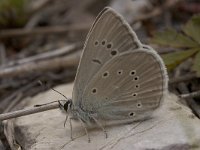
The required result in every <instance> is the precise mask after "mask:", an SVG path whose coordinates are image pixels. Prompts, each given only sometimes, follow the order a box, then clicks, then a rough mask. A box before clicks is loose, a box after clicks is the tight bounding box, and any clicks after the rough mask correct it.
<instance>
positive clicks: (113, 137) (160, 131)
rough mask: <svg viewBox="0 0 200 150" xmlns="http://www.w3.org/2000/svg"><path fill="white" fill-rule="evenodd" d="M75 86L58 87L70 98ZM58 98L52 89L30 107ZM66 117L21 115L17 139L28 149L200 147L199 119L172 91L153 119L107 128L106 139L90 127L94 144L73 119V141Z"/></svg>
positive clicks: (166, 149)
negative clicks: (89, 141) (65, 122)
mask: <svg viewBox="0 0 200 150" xmlns="http://www.w3.org/2000/svg"><path fill="white" fill-rule="evenodd" d="M72 87H73V84H68V85H62V86H58V87H55V89H56V90H58V91H59V92H61V93H63V94H64V95H66V96H67V97H71V93H72ZM58 99H63V97H62V96H61V95H59V94H57V93H55V92H54V91H52V90H50V91H47V92H44V93H41V94H38V95H37V96H35V97H34V98H32V99H31V100H30V102H29V104H28V105H27V107H30V106H33V105H35V104H42V103H46V102H50V101H53V100H58ZM64 120H65V114H63V113H61V111H60V110H59V109H57V110H50V111H46V112H42V113H38V114H33V115H29V116H24V117H21V118H18V119H16V120H15V122H14V127H15V136H16V140H17V141H18V143H19V144H20V145H21V146H22V147H23V148H24V149H26V150H27V149H29V150H58V149H63V150H69V149H71V150H72V149H73V150H74V149H75V150H79V149H80V150H84V149H86V150H96V149H98V150H108V149H115V150H122V149H123V150H132V149H134V150H146V149H148V150H150V149H156V150H157V149H159V150H160V149H162V150H176V149H177V150H179V149H181V150H187V149H200V120H199V119H198V118H197V117H195V116H194V115H193V114H192V112H191V110H190V109H189V108H187V107H185V106H183V105H181V104H180V103H178V98H177V97H176V96H175V95H173V94H168V95H167V97H166V99H165V100H164V102H163V105H162V107H161V108H160V109H159V110H158V111H156V112H155V114H154V116H153V118H152V119H149V120H146V121H143V122H136V123H132V124H122V125H115V126H110V127H108V128H106V129H107V132H108V138H107V139H106V138H105V136H104V133H103V132H102V130H101V129H99V128H94V129H90V130H89V134H90V138H91V143H88V141H87V136H86V135H85V132H84V129H83V128H82V127H81V123H80V122H72V123H73V136H74V137H75V139H74V140H73V141H71V139H70V127H69V122H67V124H66V127H65V128H64V126H63V124H64Z"/></svg>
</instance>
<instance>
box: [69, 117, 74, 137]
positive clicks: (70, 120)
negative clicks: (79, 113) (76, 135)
mask: <svg viewBox="0 0 200 150" xmlns="http://www.w3.org/2000/svg"><path fill="white" fill-rule="evenodd" d="M72 119H74V118H72V117H70V118H69V124H70V137H71V140H72V141H73V137H72Z"/></svg>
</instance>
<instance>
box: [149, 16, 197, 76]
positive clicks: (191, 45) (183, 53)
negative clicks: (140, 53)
mask: <svg viewBox="0 0 200 150" xmlns="http://www.w3.org/2000/svg"><path fill="white" fill-rule="evenodd" d="M181 29H182V32H180V33H179V32H177V31H176V30H175V29H167V30H165V31H163V32H157V33H156V34H155V36H154V37H153V38H152V39H151V42H152V43H155V44H158V45H161V46H168V47H173V48H179V49H180V51H177V52H171V53H168V54H163V55H161V56H162V58H163V60H164V62H165V64H166V66H167V68H168V70H172V69H174V68H175V67H176V66H177V65H179V64H180V63H182V62H183V61H185V60H186V59H188V58H190V57H193V58H194V60H193V66H192V68H191V69H192V71H195V72H196V73H197V75H198V76H200V15H197V16H193V17H192V18H191V19H190V20H189V21H188V22H187V23H186V24H185V25H184V26H183V27H182V28H181Z"/></svg>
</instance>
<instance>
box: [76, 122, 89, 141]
mask: <svg viewBox="0 0 200 150" xmlns="http://www.w3.org/2000/svg"><path fill="white" fill-rule="evenodd" d="M78 119H79V121H80V122H81V125H82V127H83V128H84V129H85V133H86V135H87V137H88V143H90V136H89V133H88V130H87V127H86V125H85V123H84V122H83V120H82V119H81V118H78Z"/></svg>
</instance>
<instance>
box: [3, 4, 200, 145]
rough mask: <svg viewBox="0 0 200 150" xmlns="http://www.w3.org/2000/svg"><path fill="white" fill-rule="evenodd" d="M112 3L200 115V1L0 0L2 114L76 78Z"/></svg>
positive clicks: (173, 86)
mask: <svg viewBox="0 0 200 150" xmlns="http://www.w3.org/2000/svg"><path fill="white" fill-rule="evenodd" d="M106 6H110V7H112V8H114V9H115V10H116V11H117V12H119V13H120V14H121V15H122V16H123V17H124V18H125V19H126V20H127V21H128V22H129V24H130V25H131V27H132V28H133V30H134V31H135V32H136V33H137V35H138V38H139V39H140V40H141V41H142V43H145V44H148V45H151V46H152V47H153V48H154V49H155V50H156V51H157V52H158V53H159V54H160V55H161V56H162V58H163V59H164V62H165V64H166V66H167V69H168V73H169V77H170V79H169V90H170V91H171V92H173V93H176V94H177V95H180V96H181V97H183V98H185V100H182V101H181V103H184V104H185V105H187V106H188V107H190V108H191V109H192V110H193V112H194V114H196V115H197V116H198V117H200V106H199V101H198V96H199V95H200V92H199V90H200V86H199V85H200V80H199V77H200V15H199V13H200V1H199V0H123V1H122V0H84V1H83V0H56V1H55V0H0V113H4V112H8V111H11V110H13V109H14V108H16V107H17V104H18V103H19V102H20V101H21V100H22V99H23V98H25V97H32V96H34V95H36V94H38V93H39V92H42V91H45V90H47V89H48V88H50V87H54V86H56V85H59V84H64V83H69V82H72V81H74V78H75V74H76V69H77V66H78V62H79V58H80V54H81V51H82V48H83V44H84V41H85V38H86V35H87V33H88V31H89V28H90V27H91V25H92V23H93V21H94V19H95V17H96V16H97V14H98V13H99V12H100V11H101V10H102V9H103V8H104V7H106ZM38 81H42V82H43V83H45V86H41V85H40V84H39V83H38ZM63 94H64V93H63ZM2 139H3V137H2ZM4 144H5V143H4ZM0 149H1V148H0Z"/></svg>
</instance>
